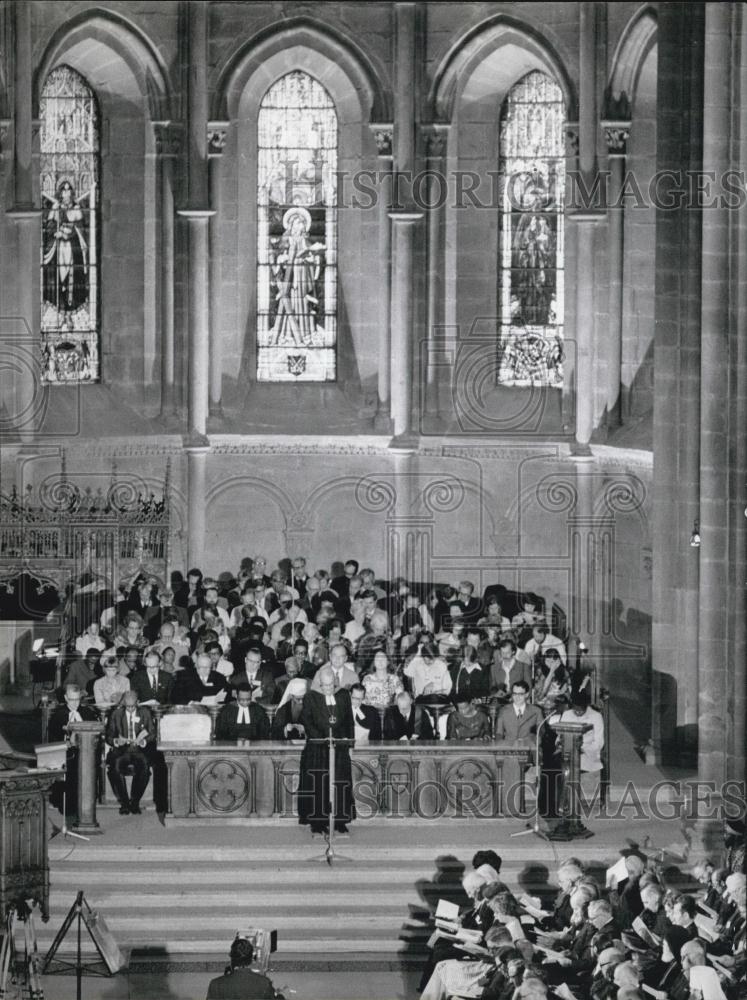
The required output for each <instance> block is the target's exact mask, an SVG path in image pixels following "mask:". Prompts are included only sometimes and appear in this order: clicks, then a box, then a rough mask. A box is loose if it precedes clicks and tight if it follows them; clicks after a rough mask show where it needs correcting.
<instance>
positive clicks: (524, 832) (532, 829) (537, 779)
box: [510, 709, 563, 837]
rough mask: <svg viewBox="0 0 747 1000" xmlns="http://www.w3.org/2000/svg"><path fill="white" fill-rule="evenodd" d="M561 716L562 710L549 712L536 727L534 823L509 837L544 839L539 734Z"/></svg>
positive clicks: (558, 720) (528, 824)
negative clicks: (540, 810)
mask: <svg viewBox="0 0 747 1000" xmlns="http://www.w3.org/2000/svg"><path fill="white" fill-rule="evenodd" d="M562 715H563V709H560V710H559V711H557V712H550V714H549V715H546V716H545V718H544V719H543V720H542V722H540V724H539V725H538V726H537V732H536V734H535V737H536V738H535V748H534V760H535V767H536V769H537V774H536V776H535V779H534V822H533V823H531V824H530V823H527V829H526V830H517V831H516V833H512V834H510V836H511V837H525V836H526V835H527V834H528V833H533V834H535V835H536V836H537V837H544V834H543V833H542V831H541V830H540V826H539V799H540V783H541V781H542V762H541V760H540V733H541V732H542V729H543V728H544V726H545V725H546V724H547V723H548V722H550V720H551V719H552V718H553V716H554V717H555V721H556V722H560V719H561V716H562Z"/></svg>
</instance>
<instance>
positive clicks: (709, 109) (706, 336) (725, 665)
mask: <svg viewBox="0 0 747 1000" xmlns="http://www.w3.org/2000/svg"><path fill="white" fill-rule="evenodd" d="M732 15H733V8H732V5H731V4H723V5H722V4H716V3H707V4H706V5H705V26H706V30H705V58H704V62H705V72H704V80H705V83H704V95H703V170H704V172H705V173H706V175H707V173H708V172H709V171H713V172H714V173H713V175H714V176H715V177H717V178H718V177H723V176H724V174H725V173H726V171H727V170H728V169H729V168H730V167H731V165H732V164H731V162H730V157H729V147H730V139H731V87H732V79H731V76H732V71H731V62H732V52H731V38H732V31H731V28H732ZM730 214H732V213H731V212H730V210H729V209H728V208H726V207H724V206H723V205H719V203H718V199H716V198H714V199H713V203H712V204H709V205H708V207H707V208H705V209H704V210H703V212H702V220H703V258H702V259H703V265H702V279H701V350H700V537H701V545H700V549H699V555H700V577H699V589H698V605H699V609H700V620H699V629H698V676H699V684H698V777H699V779H701V780H702V781H715V782H717V784H719V785H720V784H721V782H723V781H724V780H725V778H726V766H725V765H726V750H727V719H728V713H729V699H728V697H727V694H728V687H727V683H726V676H727V671H728V670H729V669H734V670H744V664H743V663H742V664H736V663H734V664H733V661H732V660H731V657H730V655H729V635H728V627H727V612H728V575H729V565H730V561H729V559H730V554H729V527H728V519H727V517H726V516H725V512H726V509H727V501H728V476H729V468H728V462H727V455H728V454H729V438H728V429H729V421H728V411H727V407H726V406H725V405H724V393H725V390H727V388H728V381H729V366H730V358H729V341H728V336H727V333H726V331H728V330H729V327H730V288H731V281H732V275H731V268H730V225H729V223H730V218H729V216H730ZM737 433H738V434H744V433H745V428H744V427H740V428H738V430H737ZM741 583H742V586H744V583H745V581H741ZM732 664H733V665H732Z"/></svg>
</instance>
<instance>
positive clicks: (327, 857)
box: [309, 715, 353, 867]
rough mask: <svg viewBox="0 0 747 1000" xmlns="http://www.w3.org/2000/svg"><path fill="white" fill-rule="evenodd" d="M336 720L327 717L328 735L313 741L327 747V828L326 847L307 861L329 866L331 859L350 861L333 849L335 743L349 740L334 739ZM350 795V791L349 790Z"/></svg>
mask: <svg viewBox="0 0 747 1000" xmlns="http://www.w3.org/2000/svg"><path fill="white" fill-rule="evenodd" d="M336 722H337V719H336V718H335V716H334V715H331V716H330V717H329V736H328V737H327V738H326V739H325V740H316V741H314V742H318V743H326V744H327V746H328V747H329V787H328V798H327V803H328V805H329V830H328V832H327V848H326V850H325V851H324V853H323V854H318V855H316V856H315V857H313V858H309V861H318V862H322V863H323V862H325V861H326V863H327V864H328V865H329V866H330V867H331V866H332V862H333V861H352V860H353V859H352V858H348V857H346V856H345V855H344V854H338V853H337V852H336V851H335V846H334V844H335V764H336V761H335V743H349V742H350V741H349V740H345V739H341V740H336V739H335V737H334V736H333V735H332V727H333V726H334V725H335V723H336ZM351 795H352V792H351Z"/></svg>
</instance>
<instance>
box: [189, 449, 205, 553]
mask: <svg viewBox="0 0 747 1000" xmlns="http://www.w3.org/2000/svg"><path fill="white" fill-rule="evenodd" d="M208 451H209V448H207V447H199V446H194V447H192V446H190V447H189V448H188V449H187V525H188V534H187V563H188V565H189V566H198V567H201V566H202V561H203V558H204V555H205V525H206V510H205V506H206V495H205V481H206V473H207V455H208Z"/></svg>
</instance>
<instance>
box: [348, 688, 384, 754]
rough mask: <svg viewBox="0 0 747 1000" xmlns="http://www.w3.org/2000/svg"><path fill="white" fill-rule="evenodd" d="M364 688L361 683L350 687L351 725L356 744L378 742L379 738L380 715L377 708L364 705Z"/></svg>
mask: <svg viewBox="0 0 747 1000" xmlns="http://www.w3.org/2000/svg"><path fill="white" fill-rule="evenodd" d="M365 697H366V689H365V688H364V687H363V685H362V684H354V685H353V686H352V687H351V689H350V701H351V704H352V706H353V725H354V727H355V742H356V744H358V745H362V744H366V743H370V742H372V741H373V742H374V743H375V742H378V740H380V739H381V716H380V715H379V710H378V708H374V707H373V705H364V704H363V699H364V698H365Z"/></svg>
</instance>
